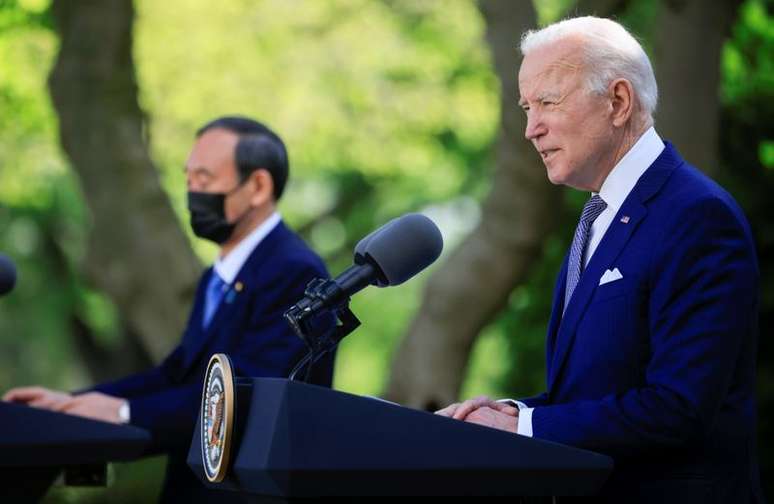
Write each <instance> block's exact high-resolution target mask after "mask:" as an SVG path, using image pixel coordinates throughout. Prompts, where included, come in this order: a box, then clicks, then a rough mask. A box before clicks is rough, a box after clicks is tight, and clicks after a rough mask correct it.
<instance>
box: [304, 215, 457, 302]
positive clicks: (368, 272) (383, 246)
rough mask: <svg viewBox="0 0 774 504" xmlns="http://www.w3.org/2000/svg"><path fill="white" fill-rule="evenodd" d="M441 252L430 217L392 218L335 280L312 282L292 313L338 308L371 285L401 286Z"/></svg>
mask: <svg viewBox="0 0 774 504" xmlns="http://www.w3.org/2000/svg"><path fill="white" fill-rule="evenodd" d="M442 249H443V238H442V237H441V232H440V231H439V230H438V227H437V226H436V225H435V223H433V221H431V220H430V219H429V218H427V217H425V216H424V215H422V214H418V213H411V214H406V215H404V216H402V217H398V218H396V219H393V220H391V221H389V222H388V223H387V224H385V225H383V226H382V227H380V228H379V229H377V230H376V231H373V232H371V233H370V234H369V235H367V236H366V237H365V238H363V239H362V240H360V242H358V244H357V245H356V246H355V254H354V255H355V257H354V263H355V264H353V265H352V266H350V267H349V268H347V269H346V270H344V271H343V272H342V273H341V274H340V275H339V276H338V277H336V278H335V279H334V280H332V281H331V280H319V279H318V280H315V281H313V282H311V283H310V284H309V286H308V287H307V289H306V292H305V293H304V294H305V295H304V298H302V299H301V300H300V301H299V302H298V303H296V305H295V306H294V307H293V308H291V309H290V310H289V312H290V311H295V310H294V309H298V310H300V311H302V312H304V313H305V314H307V315H308V314H311V313H316V312H319V311H321V310H324V309H328V308H335V307H337V306H339V305H341V304H342V303H345V302H346V301H348V300H349V297H350V296H352V295H353V294H355V293H357V292H359V291H361V290H363V289H364V288H366V287H367V286H368V285H376V286H377V287H388V286H393V285H400V284H402V283H403V282H405V281H406V280H408V279H409V278H411V277H413V276H414V275H416V274H417V273H419V272H420V271H422V270H423V269H425V268H426V267H428V266H429V265H430V264H432V263H433V262H434V261H435V260H436V259H438V256H440V255H441V250H442Z"/></svg>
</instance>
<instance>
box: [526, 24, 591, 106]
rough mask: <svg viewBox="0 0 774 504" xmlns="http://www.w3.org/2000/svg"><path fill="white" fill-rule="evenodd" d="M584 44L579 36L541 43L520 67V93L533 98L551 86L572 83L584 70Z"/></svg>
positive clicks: (556, 87) (552, 87)
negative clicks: (545, 43)
mask: <svg viewBox="0 0 774 504" xmlns="http://www.w3.org/2000/svg"><path fill="white" fill-rule="evenodd" d="M582 49H583V46H582V41H580V40H578V39H575V38H573V39H564V40H560V41H557V42H551V43H549V44H547V45H545V46H543V47H539V48H536V49H534V50H533V51H532V52H530V53H529V54H528V55H527V56H525V57H524V60H523V61H522V63H521V67H520V68H519V94H520V96H521V98H522V99H533V97H534V95H537V94H540V93H541V92H544V91H546V90H547V89H551V90H557V91H558V90H561V89H564V88H569V87H572V86H573V85H574V84H575V83H576V82H577V81H578V80H579V79H580V77H581V74H582V72H583V68H584V64H583V52H582Z"/></svg>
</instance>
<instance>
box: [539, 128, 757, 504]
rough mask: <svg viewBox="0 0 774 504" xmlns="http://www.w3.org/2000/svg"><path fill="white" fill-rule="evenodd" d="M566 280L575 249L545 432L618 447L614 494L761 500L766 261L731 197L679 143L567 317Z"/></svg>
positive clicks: (643, 188) (615, 231)
mask: <svg viewBox="0 0 774 504" xmlns="http://www.w3.org/2000/svg"><path fill="white" fill-rule="evenodd" d="M626 217H628V218H626ZM614 268H618V270H619V271H620V273H621V275H622V276H623V278H622V279H620V280H617V281H613V282H610V283H605V284H603V285H599V281H600V278H601V277H602V275H603V274H604V272H605V271H606V270H607V269H610V270H612V269H614ZM566 276H567V258H565V261H564V265H563V266H562V269H561V272H560V274H559V279H558V282H557V285H556V289H555V292H554V301H553V310H552V315H551V319H550V322H549V327H548V335H547V342H546V356H547V358H546V370H547V371H546V372H547V391H546V392H545V393H543V394H541V395H540V396H537V397H533V398H530V399H526V400H525V402H526V403H527V404H528V405H529V406H532V407H535V408H536V409H535V410H534V412H533V416H532V425H533V435H534V436H535V437H537V438H543V439H548V440H552V441H557V442H560V443H565V444H568V445H573V446H578V447H582V448H587V449H590V450H595V451H598V452H602V453H606V454H609V455H611V456H613V457H614V459H615V463H616V469H615V471H614V473H613V477H612V478H611V480H610V481H609V483H608V484H607V486H606V488H605V493H606V495H608V496H609V497H610V498H611V500H613V501H618V500H619V499H624V498H625V499H626V500H627V501H635V502H719V503H720V502H755V501H760V500H761V499H762V497H761V494H760V484H759V480H758V478H759V476H758V467H757V457H756V445H755V443H756V439H755V417H756V409H755V397H754V382H755V355H756V339H757V317H758V311H757V307H758V266H757V260H756V257H755V250H754V245H753V240H752V236H751V232H750V229H749V225H748V224H747V221H746V219H745V218H744V216H743V214H742V211H741V210H740V209H739V207H738V206H737V204H736V203H735V202H734V201H733V199H732V198H731V197H730V196H729V195H728V194H727V193H726V192H725V191H724V190H723V189H721V188H720V187H719V186H718V185H716V184H715V183H714V182H712V181H711V180H709V179H708V178H707V177H705V176H704V175H703V174H701V173H700V172H699V171H698V170H697V169H696V168H694V167H692V166H690V165H688V164H687V163H686V162H685V161H683V160H682V159H681V158H680V156H679V155H678V153H677V152H676V151H675V150H674V148H673V147H672V146H671V145H670V144H668V143H667V145H666V148H665V149H664V151H663V152H662V153H661V155H660V156H659V157H658V159H656V161H655V162H654V163H653V164H652V165H651V166H650V167H649V168H648V170H647V171H645V173H644V174H643V175H642V177H641V178H640V180H639V181H638V182H637V184H636V186H635V187H634V189H633V190H632V192H631V193H630V194H629V196H628V197H627V199H626V201H625V202H624V203H623V205H622V206H621V208H620V210H619V212H618V214H617V215H616V216H615V218H614V220H613V222H612V223H611V225H610V227H609V228H608V230H607V232H606V233H605V235H604V237H603V239H602V241H601V242H600V244H599V246H598V247H597V249H596V251H595V253H594V255H593V256H592V257H591V260H590V261H589V263H588V266H587V267H586V269H585V270H584V272H583V274H582V276H581V278H580V281H579V283H578V285H577V288H576V290H575V291H574V293H573V297H572V299H571V300H570V302H569V304H568V306H567V310H566V311H565V313H564V315H562V311H563V309H564V291H565V282H566ZM622 502H623V501H622Z"/></svg>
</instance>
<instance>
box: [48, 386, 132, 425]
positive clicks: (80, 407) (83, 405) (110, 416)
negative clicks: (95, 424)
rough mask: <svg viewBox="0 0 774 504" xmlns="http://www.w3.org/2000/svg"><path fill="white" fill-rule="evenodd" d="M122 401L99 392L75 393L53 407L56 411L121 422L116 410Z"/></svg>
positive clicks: (104, 420)
mask: <svg viewBox="0 0 774 504" xmlns="http://www.w3.org/2000/svg"><path fill="white" fill-rule="evenodd" d="M123 403H124V399H122V398H120V397H113V396H109V395H106V394H102V393H100V392H88V393H86V394H80V395H75V396H73V397H72V398H71V399H69V400H68V401H65V402H63V403H61V404H59V405H57V407H56V408H55V410H56V411H60V412H62V413H69V414H70V415H78V416H82V417H86V418H93V419H94V420H102V421H103V422H112V423H121V418H120V417H119V416H118V410H119V409H120V408H121V405H122V404H123Z"/></svg>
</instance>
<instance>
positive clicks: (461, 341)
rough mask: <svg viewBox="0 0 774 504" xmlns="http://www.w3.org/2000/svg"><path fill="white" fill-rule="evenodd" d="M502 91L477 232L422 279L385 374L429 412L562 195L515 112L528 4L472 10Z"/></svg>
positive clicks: (447, 394) (549, 225)
mask: <svg viewBox="0 0 774 504" xmlns="http://www.w3.org/2000/svg"><path fill="white" fill-rule="evenodd" d="M479 6H480V9H481V12H482V13H483V15H484V18H485V20H486V23H487V41H488V42H489V45H490V48H491V51H492V56H493V59H494V66H495V69H496V71H497V74H498V75H499V77H500V82H501V86H502V87H501V100H500V101H501V121H502V126H501V129H500V136H499V139H498V142H497V151H496V152H497V161H496V163H497V165H496V168H495V172H494V177H493V180H492V190H491V192H490V193H489V195H488V196H487V198H486V200H485V201H484V204H483V208H482V213H481V222H480V223H479V225H478V226H477V227H476V228H475V229H474V230H473V232H472V233H471V234H470V236H468V237H467V238H466V239H465V241H464V242H463V243H462V244H461V245H460V246H459V247H458V248H457V249H456V250H455V251H454V252H452V253H451V255H450V256H449V257H448V259H447V260H446V261H445V262H444V264H443V265H441V267H440V268H439V269H438V270H436V271H435V272H434V273H433V275H431V276H430V278H429V279H428V282H427V285H426V287H425V291H424V296H423V300H422V305H421V307H420V309H419V313H418V315H417V316H416V318H415V319H414V320H413V322H412V323H411V325H410V327H409V329H408V332H407V334H406V336H405V338H404V339H403V341H402V343H401V345H400V347H399V349H398V351H397V353H396V355H395V358H394V361H393V364H392V369H391V376H390V381H389V384H388V388H387V391H386V396H387V397H388V398H390V399H391V400H395V401H398V402H400V403H403V404H407V405H410V406H413V407H418V408H423V409H428V410H432V409H435V408H437V407H439V406H441V405H445V404H448V403H450V402H452V401H454V400H456V399H457V395H458V393H459V389H460V385H461V383H462V379H463V377H464V375H465V367H466V365H467V362H468V358H469V354H470V350H471V347H472V346H473V343H474V341H475V340H476V337H477V336H478V334H479V332H480V331H481V329H482V328H483V327H484V326H485V325H486V324H487V323H489V322H490V321H491V320H492V318H493V317H494V316H495V315H496V314H497V313H498V312H499V311H500V310H501V309H502V308H503V307H504V306H505V304H506V301H507V299H508V295H509V294H510V292H511V290H512V289H513V288H514V287H515V286H516V285H517V284H518V283H519V282H521V281H523V280H524V277H525V276H526V274H527V272H528V271H529V267H530V265H532V264H533V262H534V261H535V260H536V259H537V258H538V257H539V256H540V251H541V246H542V243H543V238H544V237H545V235H546V234H547V233H549V232H550V231H551V230H552V229H553V227H554V224H555V217H556V216H557V214H558V213H559V212H557V208H559V207H560V206H561V204H562V203H561V200H560V195H561V192H560V191H559V190H558V189H557V188H555V187H552V186H551V185H550V183H549V182H548V180H547V178H546V173H545V168H544V167H543V165H542V163H541V162H540V159H539V158H538V156H537V154H536V153H535V152H534V149H533V148H532V146H531V145H530V144H529V143H528V142H526V141H525V140H524V138H523V134H524V128H525V117H524V114H523V113H522V111H521V110H519V108H518V106H517V105H516V101H517V99H518V98H517V95H518V86H517V81H516V76H517V72H518V68H519V61H520V56H519V50H518V43H519V37H520V35H521V33H522V32H524V31H525V30H526V29H528V28H531V27H533V26H534V25H535V13H534V11H533V9H532V5H531V3H528V2H502V1H498V0H492V1H482V2H480V3H479Z"/></svg>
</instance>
